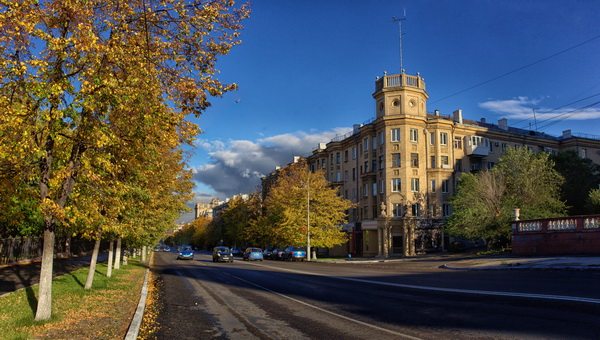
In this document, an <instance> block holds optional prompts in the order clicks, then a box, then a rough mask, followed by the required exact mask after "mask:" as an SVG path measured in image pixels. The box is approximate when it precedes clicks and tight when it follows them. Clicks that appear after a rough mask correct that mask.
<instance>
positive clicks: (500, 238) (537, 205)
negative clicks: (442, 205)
mask: <svg viewBox="0 0 600 340" xmlns="http://www.w3.org/2000/svg"><path fill="white" fill-rule="evenodd" d="M553 166H554V164H553V162H552V160H550V158H549V156H548V154H546V153H538V154H534V153H532V152H531V151H529V150H528V149H527V148H516V149H509V150H508V151H507V152H506V154H504V156H502V158H501V159H500V161H499V162H498V164H497V165H496V167H494V168H493V169H492V170H490V171H482V172H479V173H477V174H469V173H467V174H463V175H462V176H461V178H460V182H459V185H458V190H457V193H456V195H455V196H454V197H453V198H452V205H453V208H454V209H453V210H454V212H453V214H452V216H451V217H450V219H449V220H448V229H449V231H450V232H451V233H452V234H455V235H460V236H464V237H467V238H472V239H473V238H481V239H484V240H485V241H486V244H487V246H488V247H489V248H501V247H504V246H506V245H507V244H508V242H509V240H510V235H511V229H510V222H511V221H512V219H513V216H512V215H513V210H514V208H520V209H521V217H522V218H523V219H533V218H545V217H555V216H561V215H563V214H564V213H565V211H566V206H565V204H564V203H563V202H562V201H561V200H560V198H559V194H560V192H559V190H560V186H561V184H562V182H563V179H562V177H561V176H560V174H558V172H557V171H556V170H554V168H553Z"/></svg>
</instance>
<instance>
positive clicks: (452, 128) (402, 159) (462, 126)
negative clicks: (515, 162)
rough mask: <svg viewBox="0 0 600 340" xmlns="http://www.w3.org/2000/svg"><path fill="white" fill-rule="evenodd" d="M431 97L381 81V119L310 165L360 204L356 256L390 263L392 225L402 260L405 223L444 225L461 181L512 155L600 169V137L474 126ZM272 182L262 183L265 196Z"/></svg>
mask: <svg viewBox="0 0 600 340" xmlns="http://www.w3.org/2000/svg"><path fill="white" fill-rule="evenodd" d="M428 97H429V96H428V94H427V92H426V88H425V81H424V80H423V78H422V77H421V76H420V75H416V76H413V75H408V74H405V73H402V74H395V75H387V74H386V75H384V76H383V77H381V78H378V79H377V80H376V81H375V92H374V93H373V98H374V99H375V107H374V108H375V117H374V118H373V119H372V120H371V121H370V122H368V123H366V124H361V125H355V126H354V129H353V131H351V132H349V133H348V134H346V135H344V136H339V137H336V138H334V139H333V140H332V141H330V142H329V143H327V144H324V143H321V144H319V146H318V148H317V149H316V150H314V151H313V153H312V155H310V156H309V157H308V163H309V166H310V168H311V170H312V171H316V170H317V169H322V170H324V171H325V173H326V176H327V179H328V180H329V182H331V184H332V185H334V186H337V187H338V188H339V195H341V196H343V197H345V198H347V199H349V200H351V201H352V202H353V203H354V204H355V207H354V208H352V209H350V210H349V211H348V218H349V224H348V225H346V226H345V228H346V230H347V231H348V232H349V233H351V235H352V237H351V241H350V245H349V249H350V252H351V253H353V254H355V255H365V256H374V255H384V243H385V242H384V240H385V238H384V236H383V235H384V233H386V232H387V231H386V230H385V229H384V228H385V227H386V223H391V240H389V239H388V241H387V242H390V243H388V247H387V249H388V250H389V251H390V252H391V253H392V254H402V253H403V247H406V243H405V240H404V239H403V238H405V235H404V234H405V232H406V230H407V229H406V228H403V223H404V222H403V221H405V220H406V219H405V218H406V217H410V218H413V220H418V225H419V226H420V227H427V223H430V224H431V223H433V222H434V221H443V220H444V219H445V218H447V217H448V216H450V214H452V206H451V204H450V198H451V197H452V195H453V194H454V193H455V191H456V185H457V183H458V180H459V177H460V175H461V173H463V172H476V171H480V170H483V169H491V168H492V167H493V166H494V165H495V164H496V163H497V162H498V160H499V158H500V157H501V156H502V155H503V154H504V152H505V151H506V150H507V149H508V148H511V147H527V148H529V149H530V150H532V151H535V152H549V153H556V152H558V151H566V150H574V151H575V152H577V154H578V155H580V156H581V157H583V158H589V159H590V160H592V161H593V162H594V163H596V164H600V137H597V136H589V135H587V136H585V135H576V134H573V133H572V132H571V130H566V131H564V132H563V134H562V136H559V137H555V136H551V135H548V134H545V133H541V132H537V131H532V130H524V129H518V128H514V127H510V126H509V125H508V120H507V119H500V120H499V121H498V124H497V125H495V124H490V123H487V122H486V121H485V120H484V119H482V120H481V121H472V120H467V119H464V117H463V112H462V111H461V110H460V109H458V110H456V111H454V112H453V113H452V115H451V116H444V115H442V114H441V113H440V112H439V111H437V110H435V111H434V112H433V113H428V112H427V99H428ZM272 181H273V179H270V180H263V190H265V187H264V186H265V183H266V184H267V185H269V183H270V182H272ZM383 212H386V214H385V215H388V214H389V215H391V217H390V218H389V219H387V218H385V217H384V216H385V215H384V214H383ZM388 225H389V224H388ZM438 231H441V229H438ZM423 235H424V234H421V235H414V234H413V235H412V236H410V237H411V238H412V239H413V240H415V239H417V240H421V239H423V240H424V239H427V242H430V243H433V244H436V243H437V244H439V241H437V240H436V238H438V239H439V237H440V233H439V232H433V233H430V234H428V235H425V236H423ZM440 241H441V240H440Z"/></svg>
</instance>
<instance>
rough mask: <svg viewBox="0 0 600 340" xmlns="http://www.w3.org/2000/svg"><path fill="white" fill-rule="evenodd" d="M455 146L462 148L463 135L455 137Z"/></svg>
mask: <svg viewBox="0 0 600 340" xmlns="http://www.w3.org/2000/svg"><path fill="white" fill-rule="evenodd" d="M454 148H455V149H462V137H454Z"/></svg>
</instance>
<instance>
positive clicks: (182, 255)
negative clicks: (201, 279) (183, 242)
mask: <svg viewBox="0 0 600 340" xmlns="http://www.w3.org/2000/svg"><path fill="white" fill-rule="evenodd" d="M177 259H178V260H193V259H194V250H193V249H192V247H182V248H181V250H180V251H179V255H177Z"/></svg>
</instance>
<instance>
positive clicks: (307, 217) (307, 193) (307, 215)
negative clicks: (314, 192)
mask: <svg viewBox="0 0 600 340" xmlns="http://www.w3.org/2000/svg"><path fill="white" fill-rule="evenodd" d="M310 255H311V254H310V169H308V172H307V174H306V261H310Z"/></svg>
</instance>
